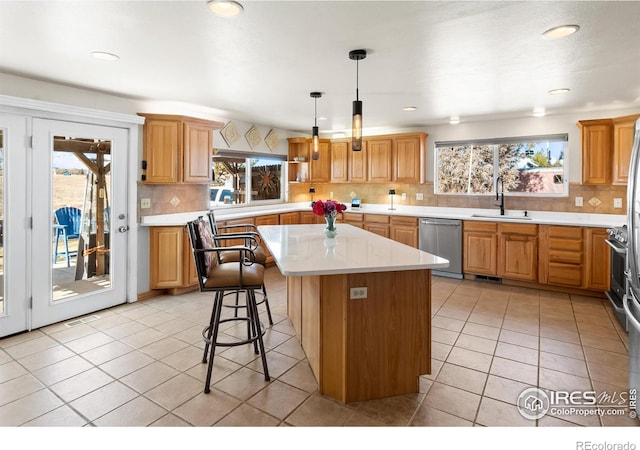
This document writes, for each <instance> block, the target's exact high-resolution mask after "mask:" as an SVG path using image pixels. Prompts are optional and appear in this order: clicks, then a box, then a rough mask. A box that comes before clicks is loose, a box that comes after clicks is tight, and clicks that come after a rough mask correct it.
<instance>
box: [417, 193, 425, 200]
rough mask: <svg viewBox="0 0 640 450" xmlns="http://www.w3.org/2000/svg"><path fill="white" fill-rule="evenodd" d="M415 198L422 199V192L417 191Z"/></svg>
mask: <svg viewBox="0 0 640 450" xmlns="http://www.w3.org/2000/svg"><path fill="white" fill-rule="evenodd" d="M416 200H424V194H423V193H422V192H418V193H417V194H416Z"/></svg>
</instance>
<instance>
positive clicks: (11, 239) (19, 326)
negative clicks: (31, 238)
mask: <svg viewBox="0 0 640 450" xmlns="http://www.w3.org/2000/svg"><path fill="white" fill-rule="evenodd" d="M26 136H27V119H26V118H25V117H18V116H12V115H4V114H0V190H1V192H0V337H1V336H6V335H9V334H13V333H17V332H19V331H23V330H26V329H27V328H28V326H29V289H28V283H27V277H28V274H27V249H26V243H27V181H26V180H27V152H26V148H25V137H26Z"/></svg>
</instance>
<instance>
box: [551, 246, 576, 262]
mask: <svg viewBox="0 0 640 450" xmlns="http://www.w3.org/2000/svg"><path fill="white" fill-rule="evenodd" d="M549 262H558V263H568V264H582V252H572V251H563V250H555V249H552V250H549Z"/></svg>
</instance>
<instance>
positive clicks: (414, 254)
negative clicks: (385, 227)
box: [258, 224, 448, 403]
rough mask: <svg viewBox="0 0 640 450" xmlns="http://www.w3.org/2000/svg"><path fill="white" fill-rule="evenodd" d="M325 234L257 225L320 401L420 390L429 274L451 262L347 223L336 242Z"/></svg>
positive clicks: (318, 228)
mask: <svg viewBox="0 0 640 450" xmlns="http://www.w3.org/2000/svg"><path fill="white" fill-rule="evenodd" d="M323 229H324V225H265V226H259V227H258V231H259V233H260V235H261V236H262V239H263V241H264V242H265V243H266V245H267V247H268V249H269V251H270V252H271V254H272V256H273V258H274V261H275V262H276V265H277V266H278V268H279V269H280V272H282V274H283V275H285V276H286V277H287V311H288V316H289V318H290V320H291V322H292V324H293V327H294V328H295V331H296V334H297V335H298V338H299V339H300V342H301V344H302V347H303V349H304V351H305V353H306V355H307V359H308V361H309V364H310V366H311V369H312V371H313V373H314V375H315V377H316V379H317V381H318V385H319V389H320V393H321V394H323V395H327V396H329V397H332V398H335V399H337V400H339V401H341V402H344V403H348V402H354V401H361V400H369V399H374V398H380V397H387V396H392V395H401V394H408V393H414V392H418V377H419V376H420V375H422V374H428V373H430V372H431V269H436V268H443V267H447V265H448V261H447V260H446V259H443V258H440V257H438V256H435V255H432V254H429V253H426V252H423V251H420V250H418V249H415V248H412V247H409V246H407V245H404V244H400V243H397V242H395V241H392V240H390V239H386V238H384V237H381V236H378V235H376V234H373V233H370V232H368V231H364V230H362V229H360V228H357V227H354V226H351V225H347V224H339V225H338V236H337V237H335V238H325V237H324V234H323Z"/></svg>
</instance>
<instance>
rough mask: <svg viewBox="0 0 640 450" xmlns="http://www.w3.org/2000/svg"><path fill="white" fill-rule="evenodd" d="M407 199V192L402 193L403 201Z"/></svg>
mask: <svg viewBox="0 0 640 450" xmlns="http://www.w3.org/2000/svg"><path fill="white" fill-rule="evenodd" d="M406 199H407V193H406V192H403V193H402V200H406Z"/></svg>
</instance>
